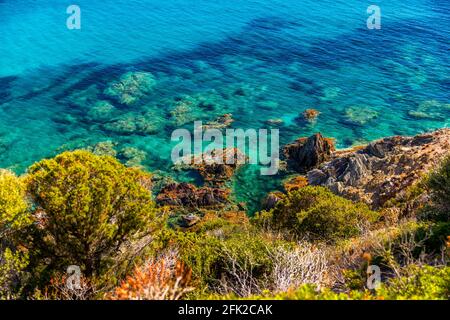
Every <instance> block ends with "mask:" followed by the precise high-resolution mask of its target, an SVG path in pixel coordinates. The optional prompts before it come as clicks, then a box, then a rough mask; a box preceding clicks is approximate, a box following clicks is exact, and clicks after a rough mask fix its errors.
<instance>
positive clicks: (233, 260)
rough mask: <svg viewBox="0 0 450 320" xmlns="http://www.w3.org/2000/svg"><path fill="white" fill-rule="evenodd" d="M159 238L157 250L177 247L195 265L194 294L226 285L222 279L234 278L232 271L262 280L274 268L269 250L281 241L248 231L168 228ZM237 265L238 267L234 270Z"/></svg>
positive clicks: (191, 265) (193, 270)
mask: <svg viewBox="0 0 450 320" xmlns="http://www.w3.org/2000/svg"><path fill="white" fill-rule="evenodd" d="M159 240H160V241H161V240H162V241H161V245H160V246H159V249H158V250H157V251H159V252H162V251H163V250H165V249H167V248H176V249H177V250H178V252H179V258H180V259H181V260H182V261H183V262H185V263H186V264H187V265H188V266H189V267H190V268H191V269H192V275H193V280H194V287H196V288H197V290H196V292H194V293H193V294H194V295H196V296H198V294H201V293H205V292H215V291H216V290H217V289H220V288H221V289H224V288H223V284H224V283H221V281H225V282H227V281H233V280H235V279H232V278H233V277H234V276H235V274H232V273H233V271H236V272H238V273H243V274H246V275H251V277H252V279H253V280H255V281H256V282H258V281H263V280H264V279H265V277H266V276H267V275H268V274H269V273H270V272H271V270H272V264H273V260H272V259H271V254H270V253H271V252H272V251H273V249H274V248H276V246H279V245H282V243H278V242H272V241H269V240H266V239H264V238H263V237H262V235H260V234H256V233H253V232H248V231H247V232H245V231H242V232H239V233H234V234H231V235H229V236H228V237H226V238H222V237H220V236H219V237H217V236H215V235H212V234H198V233H192V232H178V231H174V230H167V231H166V232H164V234H163V235H162V237H161V238H160V239H159ZM234 267H236V268H237V269H234V270H233V268H234ZM230 285H231V284H230ZM191 296H192V294H191Z"/></svg>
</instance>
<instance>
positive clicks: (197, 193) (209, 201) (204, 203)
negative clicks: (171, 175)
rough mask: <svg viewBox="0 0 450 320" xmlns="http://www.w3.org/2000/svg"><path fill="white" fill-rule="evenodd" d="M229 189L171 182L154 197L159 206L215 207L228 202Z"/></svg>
mask: <svg viewBox="0 0 450 320" xmlns="http://www.w3.org/2000/svg"><path fill="white" fill-rule="evenodd" d="M229 195H230V191H229V190H226V189H219V188H209V187H203V188H197V187H196V186H194V185H192V184H189V183H172V184H169V185H167V186H166V187H164V188H163V189H162V190H161V192H160V193H159V194H158V196H157V197H156V202H157V203H158V204H159V205H161V206H177V207H185V208H216V207H221V206H223V205H225V204H227V203H228V197H229Z"/></svg>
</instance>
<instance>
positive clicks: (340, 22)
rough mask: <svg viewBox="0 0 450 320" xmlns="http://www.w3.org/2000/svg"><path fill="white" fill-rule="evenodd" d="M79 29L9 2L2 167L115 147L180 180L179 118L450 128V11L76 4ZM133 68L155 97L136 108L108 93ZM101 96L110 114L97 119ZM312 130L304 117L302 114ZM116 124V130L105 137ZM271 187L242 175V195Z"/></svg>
mask: <svg viewBox="0 0 450 320" xmlns="http://www.w3.org/2000/svg"><path fill="white" fill-rule="evenodd" d="M77 4H78V5H79V6H80V7H81V10H82V29H81V30H68V29H67V28H66V23H65V22H66V18H67V15H66V13H65V10H66V6H67V3H65V2H64V1H60V0H48V1H31V0H22V1H13V0H0V44H1V45H0V167H8V168H11V169H13V170H15V171H17V172H19V173H20V172H24V170H26V168H27V166H29V165H30V164H31V163H33V162H35V161H37V160H40V159H42V158H44V157H48V156H52V155H54V154H56V153H57V152H60V151H62V150H66V149H73V148H78V147H87V146H90V145H93V144H95V143H98V142H101V141H107V140H110V141H113V142H114V143H116V144H117V145H116V149H117V150H119V151H120V150H121V149H123V148H124V147H130V146H132V147H136V148H138V149H140V150H142V151H143V152H145V160H143V161H142V164H143V165H144V166H145V167H147V168H148V169H150V170H152V171H154V170H163V171H170V167H171V162H170V151H171V144H170V134H171V132H172V130H173V129H175V128H177V127H179V122H178V124H177V121H176V119H174V117H173V116H172V115H171V111H173V109H174V108H176V107H177V105H179V103H180V101H181V102H186V101H187V102H189V103H190V110H189V112H188V113H187V115H186V119H185V120H186V123H185V124H184V126H185V127H187V128H192V123H191V122H190V121H193V120H203V121H205V122H206V121H211V120H214V119H215V118H216V117H217V116H219V115H221V114H224V113H232V114H233V118H234V119H235V122H234V124H233V127H235V128H255V129H258V128H261V127H267V124H265V122H266V121H267V120H268V119H282V120H283V121H284V124H283V125H282V126H281V127H280V138H281V142H282V143H283V144H284V143H287V142H290V141H292V140H294V139H295V138H297V137H299V136H307V135H310V134H312V133H314V132H318V131H320V132H322V133H323V134H325V135H326V136H330V137H334V138H336V139H337V143H338V146H339V147H348V146H351V145H353V144H356V143H361V142H365V141H369V140H373V139H376V138H380V137H384V136H390V135H396V134H402V135H403V134H416V133H419V132H422V131H426V130H430V129H434V128H440V127H444V126H448V125H449V121H450V106H449V104H450V76H449V70H450V55H449V52H450V45H449V41H450V39H449V35H450V17H449V16H450V14H449V12H450V4H449V2H448V1H443V0H439V1H432V0H414V1H409V3H408V4H406V3H405V1H397V0H392V1H379V2H378V3H377V4H379V5H380V7H381V10H382V29H381V30H368V29H367V28H366V19H367V14H366V9H367V7H368V6H369V5H370V4H372V3H365V2H364V1H312V0H307V1H299V0H296V1H292V0H283V1H281V0H271V1H268V0H254V1H222V0H220V1H214V2H213V1H206V0H196V1H192V0H171V1H162V0H141V1H130V0H128V1H125V0H114V1H112V0H105V1H101V2H100V1H87V0H78V1H77ZM129 71H144V72H150V73H152V74H153V75H154V77H155V79H156V85H155V87H154V88H153V90H151V91H149V92H147V93H146V94H145V96H143V97H142V99H140V100H139V101H138V102H137V103H135V104H133V105H131V106H127V105H124V104H120V103H118V102H117V100H115V99H112V98H111V97H109V96H107V95H105V94H104V90H105V89H106V88H107V87H108V86H109V85H110V83H111V82H113V81H115V80H117V79H118V78H119V77H120V76H121V75H123V74H125V73H127V72H129ZM99 101H103V103H105V102H109V103H110V104H112V105H113V106H114V107H115V109H114V111H113V112H112V113H110V114H109V118H108V117H106V118H102V119H101V120H99V119H98V118H95V117H93V116H92V115H91V114H90V113H89V112H90V111H91V110H92V108H93V106H94V105H95V104H96V103H97V102H99ZM308 108H315V109H317V110H319V111H320V112H321V114H320V116H319V119H318V121H317V122H316V123H315V124H308V123H305V122H302V121H298V120H297V119H296V118H298V115H299V114H301V113H302V112H303V111H304V110H305V109H308ZM136 117H138V118H139V119H140V120H142V119H144V121H146V122H149V123H153V124H155V126H156V128H157V130H156V132H155V133H153V134H148V133H145V134H143V133H142V132H138V131H139V130H136V131H135V132H133V130H131V132H130V131H128V132H124V131H121V132H119V131H117V130H115V131H114V130H111V127H110V126H109V127H108V125H107V124H108V123H110V122H114V121H116V120H117V119H122V120H124V119H125V120H126V121H128V122H130V123H133V122H136V121H137V120H136V119H137V118H136ZM108 128H109V129H108ZM274 181H275V180H274V179H272V180H268V179H264V178H262V177H258V175H257V171H256V170H252V169H251V168H246V169H245V170H243V171H242V173H241V175H240V176H239V177H238V180H237V182H238V183H236V185H237V186H238V187H237V188H236V192H237V194H238V198H239V199H243V200H249V199H250V200H255V201H257V200H258V198H259V197H260V196H261V193H262V192H263V191H265V190H267V189H271V188H274V187H275V186H276V183H275V182H274Z"/></svg>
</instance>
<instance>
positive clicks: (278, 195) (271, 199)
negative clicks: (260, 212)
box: [262, 191, 285, 210]
mask: <svg viewBox="0 0 450 320" xmlns="http://www.w3.org/2000/svg"><path fill="white" fill-rule="evenodd" d="M284 197H285V194H284V193H282V192H280V191H275V192H271V193H269V194H268V195H267V197H266V198H265V199H264V201H263V205H262V207H263V208H264V209H265V210H270V209H273V208H275V206H276V205H277V203H278V202H280V201H281V200H283V198H284Z"/></svg>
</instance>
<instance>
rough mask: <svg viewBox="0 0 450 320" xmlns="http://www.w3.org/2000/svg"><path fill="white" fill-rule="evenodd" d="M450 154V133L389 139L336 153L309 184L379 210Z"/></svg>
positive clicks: (320, 168)
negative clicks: (362, 202)
mask: <svg viewBox="0 0 450 320" xmlns="http://www.w3.org/2000/svg"><path fill="white" fill-rule="evenodd" d="M449 150H450V129H441V130H437V131H435V132H432V133H426V134H421V135H418V136H415V137H401V136H396V137H390V138H385V139H381V140H378V141H375V142H372V143H370V144H369V145H368V146H366V147H365V148H362V149H359V150H350V151H348V152H335V154H333V159H332V160H331V161H329V162H327V163H324V164H322V165H321V166H320V167H319V168H317V169H314V170H311V171H310V172H308V181H309V183H310V184H311V185H322V186H326V187H328V188H330V189H331V190H332V191H333V192H334V193H336V194H338V195H341V196H344V197H348V198H350V199H352V200H358V201H364V202H366V203H367V204H369V205H370V206H371V207H372V208H374V209H377V208H380V207H381V206H383V205H384V204H385V203H386V202H387V201H388V200H390V199H392V198H400V197H402V196H403V195H404V194H405V191H406V189H407V188H408V187H409V186H411V185H413V184H415V183H416V182H418V181H419V180H420V179H422V177H423V175H424V174H425V173H426V172H428V171H429V170H431V169H432V168H434V167H436V165H437V164H438V163H439V162H440V161H441V160H442V159H443V158H444V157H445V156H446V155H447V154H448V152H449Z"/></svg>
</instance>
